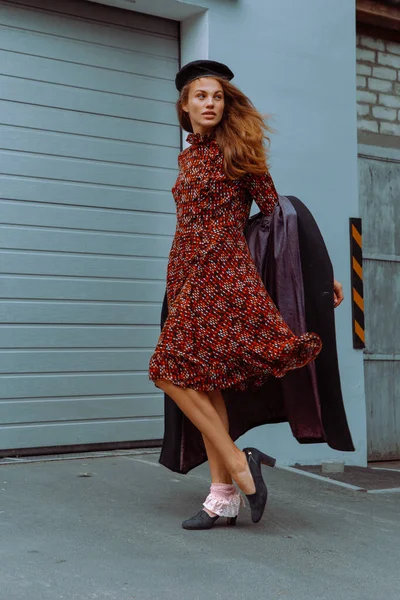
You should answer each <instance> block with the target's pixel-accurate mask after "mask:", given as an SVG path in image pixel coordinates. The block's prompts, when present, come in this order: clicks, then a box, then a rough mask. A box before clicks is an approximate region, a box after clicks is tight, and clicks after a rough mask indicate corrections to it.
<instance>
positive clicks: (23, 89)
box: [0, 0, 180, 449]
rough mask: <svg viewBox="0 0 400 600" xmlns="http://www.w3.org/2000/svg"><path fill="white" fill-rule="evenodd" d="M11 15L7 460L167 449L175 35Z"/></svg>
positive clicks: (75, 17) (145, 24)
mask: <svg viewBox="0 0 400 600" xmlns="http://www.w3.org/2000/svg"><path fill="white" fill-rule="evenodd" d="M0 9H1V10H0V123H1V126H0V127H1V130H0V139H1V150H0V165H1V166H0V186H1V188H0V189H1V192H0V196H1V197H0V249H1V253H0V349H1V350H0V398H1V400H2V401H0V438H1V442H0V449H1V448H3V449H4V448H29V447H40V446H54V445H64V444H65V445H71V444H90V443H96V442H118V441H127V440H128V441H129V440H146V439H150V438H151V439H159V438H160V437H162V433H163V419H162V412H163V397H162V393H160V392H156V391H155V389H154V384H153V383H152V382H151V381H149V379H148V361H149V359H150V357H151V354H152V353H153V351H154V347H155V345H156V343H157V340H158V338H159V334H160V318H161V305H162V301H163V298H164V293H165V276H166V269H167V257H168V254H169V252H170V248H171V242H172V236H173V233H174V229H175V226H176V215H175V206H174V200H173V197H172V194H171V188H172V186H173V185H174V183H175V180H176V175H177V160H176V159H177V155H178V152H179V149H180V128H179V125H178V123H177V119H176V110H175V102H176V99H177V96H178V94H177V91H176V89H175V86H174V78H175V73H176V71H177V69H178V67H179V45H178V24H177V23H176V22H172V21H165V20H163V19H159V18H153V17H151V16H149V15H138V14H136V13H133V12H129V11H122V10H120V9H117V8H115V9H110V8H109V7H106V6H101V5H98V4H96V3H88V2H84V1H83V0H79V1H78V0H60V2H57V3H54V2H52V1H49V0H15V1H12V2H11V1H8V0H0Z"/></svg>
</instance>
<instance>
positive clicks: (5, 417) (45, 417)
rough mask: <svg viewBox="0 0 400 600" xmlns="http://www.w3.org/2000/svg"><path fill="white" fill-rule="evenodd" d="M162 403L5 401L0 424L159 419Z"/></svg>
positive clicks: (126, 399) (137, 399) (151, 399)
mask: <svg viewBox="0 0 400 600" xmlns="http://www.w3.org/2000/svg"><path fill="white" fill-rule="evenodd" d="M162 404H163V399H162V398H161V397H160V396H159V395H158V396H151V395H146V396H133V395H126V396H105V397H104V396H97V397H94V398H93V397H91V398H87V397H86V398H85V397H84V396H82V397H80V398H57V397H54V398H50V399H46V400H40V399H38V400H16V401H15V400H14V401H13V402H12V401H7V400H2V401H1V402H0V422H2V423H4V424H7V425H11V424H13V423H16V422H17V423H18V422H21V423H40V422H44V423H45V422H46V421H47V422H57V421H76V420H80V421H83V420H84V419H87V420H89V421H90V420H93V417H95V418H96V419H118V418H119V419H122V418H124V419H126V418H128V419H129V418H130V419H132V417H135V418H143V417H160V414H162V413H163V406H162Z"/></svg>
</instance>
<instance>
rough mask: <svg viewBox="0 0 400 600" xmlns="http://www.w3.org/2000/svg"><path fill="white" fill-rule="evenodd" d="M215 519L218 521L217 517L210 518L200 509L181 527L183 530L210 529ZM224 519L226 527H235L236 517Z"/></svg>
mask: <svg viewBox="0 0 400 600" xmlns="http://www.w3.org/2000/svg"><path fill="white" fill-rule="evenodd" d="M217 519H219V515H216V516H215V517H211V516H210V515H209V514H208V512H206V511H205V510H203V509H201V510H199V512H198V513H197V514H196V515H194V516H193V517H190V519H186V521H183V523H182V527H183V529H211V527H213V526H214V523H215V521H216V520H217ZM226 519H227V520H226V524H227V525H236V519H237V517H227V518H226Z"/></svg>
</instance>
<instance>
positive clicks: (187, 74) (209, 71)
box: [175, 60, 234, 91]
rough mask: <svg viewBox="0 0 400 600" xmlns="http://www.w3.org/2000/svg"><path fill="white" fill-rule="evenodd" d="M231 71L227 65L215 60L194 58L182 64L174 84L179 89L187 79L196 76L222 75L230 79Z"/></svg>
mask: <svg viewBox="0 0 400 600" xmlns="http://www.w3.org/2000/svg"><path fill="white" fill-rule="evenodd" d="M233 76H234V75H233V73H232V71H231V70H230V68H229V67H227V66H226V65H224V64H223V63H220V62H216V61H215V60H194V61H192V62H190V63H187V65H184V66H183V67H182V68H181V69H180V70H179V71H178V73H177V74H176V77H175V85H176V88H177V89H178V90H179V91H181V89H182V88H183V86H185V85H186V84H187V83H189V81H193V80H194V79H197V78H198V77H222V78H223V79H227V80H228V81H230V80H231V79H232V78H233Z"/></svg>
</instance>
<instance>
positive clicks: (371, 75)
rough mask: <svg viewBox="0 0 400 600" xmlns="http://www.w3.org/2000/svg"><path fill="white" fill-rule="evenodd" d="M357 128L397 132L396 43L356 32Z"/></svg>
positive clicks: (399, 77)
mask: <svg viewBox="0 0 400 600" xmlns="http://www.w3.org/2000/svg"><path fill="white" fill-rule="evenodd" d="M357 113H358V129H359V130H362V131H369V132H373V133H381V134H386V135H398V136H400V44H398V43H396V42H389V41H385V40H381V39H375V38H372V37H368V36H365V35H357Z"/></svg>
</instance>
